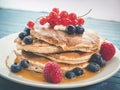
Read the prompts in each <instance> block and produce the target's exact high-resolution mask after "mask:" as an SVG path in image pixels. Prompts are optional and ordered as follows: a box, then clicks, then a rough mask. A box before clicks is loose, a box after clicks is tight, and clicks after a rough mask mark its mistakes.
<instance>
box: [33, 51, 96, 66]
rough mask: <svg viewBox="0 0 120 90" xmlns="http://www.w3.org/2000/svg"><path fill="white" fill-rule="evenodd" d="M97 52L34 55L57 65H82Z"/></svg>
mask: <svg viewBox="0 0 120 90" xmlns="http://www.w3.org/2000/svg"><path fill="white" fill-rule="evenodd" d="M94 53H97V52H89V53H86V52H79V51H77V52H64V53H56V54H48V55H45V54H38V53H34V54H36V55H39V56H42V57H45V58H48V59H50V60H51V61H55V62H58V63H66V64H80V63H84V62H87V61H88V60H89V59H90V57H91V56H92V55H93V54H94Z"/></svg>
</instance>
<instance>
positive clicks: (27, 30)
mask: <svg viewBox="0 0 120 90" xmlns="http://www.w3.org/2000/svg"><path fill="white" fill-rule="evenodd" d="M24 32H26V33H27V35H30V28H27V27H25V29H24Z"/></svg>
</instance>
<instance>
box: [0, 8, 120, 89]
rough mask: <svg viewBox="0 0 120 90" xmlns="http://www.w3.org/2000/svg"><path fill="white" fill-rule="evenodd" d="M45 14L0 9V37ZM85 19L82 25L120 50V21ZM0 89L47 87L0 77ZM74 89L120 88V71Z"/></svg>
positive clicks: (20, 29) (18, 29)
mask: <svg viewBox="0 0 120 90" xmlns="http://www.w3.org/2000/svg"><path fill="white" fill-rule="evenodd" d="M46 14H47V12H29V11H17V10H9V9H0V38H2V37H4V36H7V35H9V34H12V33H16V32H20V31H22V30H23V29H24V27H25V26H26V23H27V21H29V20H33V21H34V20H35V19H36V18H38V17H40V16H43V15H46ZM85 20H86V22H85V25H84V27H86V28H90V29H92V30H95V31H97V32H98V33H99V34H100V35H101V36H102V37H106V38H107V39H108V40H109V41H111V42H112V43H114V44H115V45H116V46H117V48H118V49H119V50H120V22H116V21H106V20H99V19H94V18H85ZM111 68H112V67H111ZM0 73H2V72H0ZM0 90H48V89H43V88H35V87H30V86H25V85H21V84H18V83H14V82H12V81H9V80H6V79H4V78H2V77H0ZM69 90H70V89H69ZM71 90H72V89H71ZM74 90H120V71H118V72H117V73H116V74H115V75H114V76H112V77H111V78H109V79H107V80H105V81H103V82H101V83H98V84H95V85H91V86H87V87H82V88H75V89H74Z"/></svg>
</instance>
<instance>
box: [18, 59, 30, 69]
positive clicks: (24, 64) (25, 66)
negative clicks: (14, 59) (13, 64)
mask: <svg viewBox="0 0 120 90" xmlns="http://www.w3.org/2000/svg"><path fill="white" fill-rule="evenodd" d="M20 65H21V67H23V68H28V66H29V62H28V61H27V60H26V59H23V60H22V61H21V63H20Z"/></svg>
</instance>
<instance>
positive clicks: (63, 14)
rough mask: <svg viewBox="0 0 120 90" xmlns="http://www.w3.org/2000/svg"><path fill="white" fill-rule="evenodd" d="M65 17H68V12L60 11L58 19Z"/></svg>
mask: <svg viewBox="0 0 120 90" xmlns="http://www.w3.org/2000/svg"><path fill="white" fill-rule="evenodd" d="M67 16H68V12H67V11H62V12H61V13H60V17H62V18H66V17H67Z"/></svg>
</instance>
